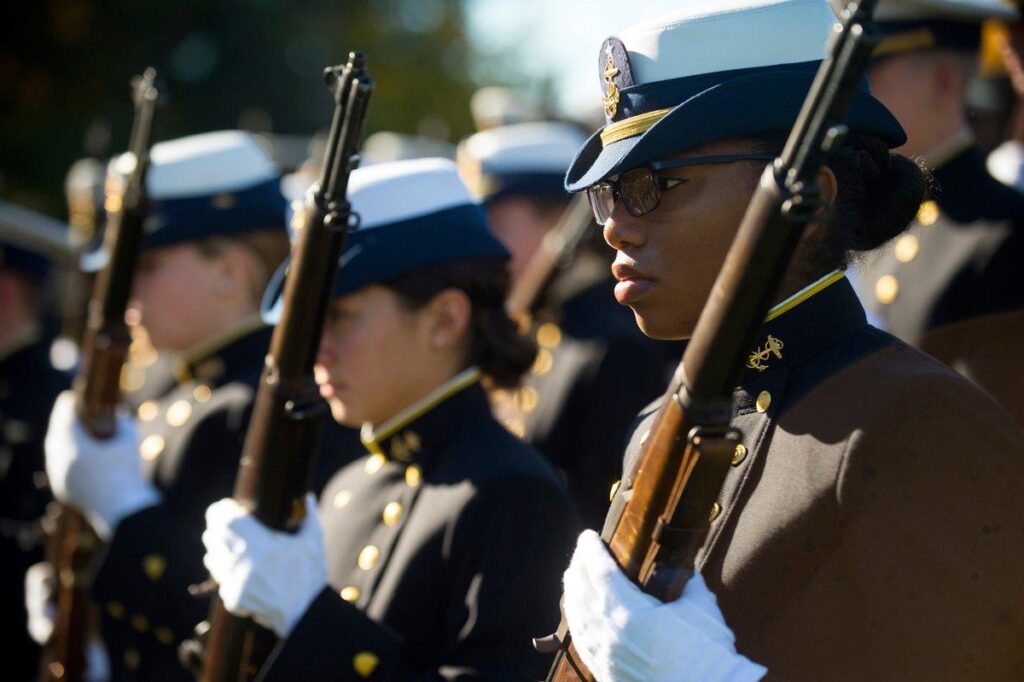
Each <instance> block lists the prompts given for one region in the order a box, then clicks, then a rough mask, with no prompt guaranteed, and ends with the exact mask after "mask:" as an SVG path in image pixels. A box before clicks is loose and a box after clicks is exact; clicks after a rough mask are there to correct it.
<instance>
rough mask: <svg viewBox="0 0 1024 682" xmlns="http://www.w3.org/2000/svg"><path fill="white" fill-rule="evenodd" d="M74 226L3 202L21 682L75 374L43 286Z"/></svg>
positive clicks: (1, 570) (0, 468)
mask: <svg viewBox="0 0 1024 682" xmlns="http://www.w3.org/2000/svg"><path fill="white" fill-rule="evenodd" d="M66 239H67V227H66V226H64V225H61V224H60V223H58V222H57V221H56V220H53V219H51V218H48V217H46V216H43V215H40V214H38V213H35V212H34V211H30V210H28V209H25V208H21V207H19V206H15V205H14V204H9V203H7V202H0V557H2V560H0V614H2V624H0V628H2V631H3V632H4V633H5V640H4V646H5V649H6V651H7V655H6V656H5V661H4V664H5V665H4V668H5V670H7V673H6V674H7V675H9V676H10V678H11V679H15V680H27V679H29V678H30V677H32V676H34V675H35V674H36V672H37V671H38V667H37V665H38V664H37V658H38V656H39V648H38V647H37V646H36V645H35V643H34V642H32V640H30V639H29V636H28V633H27V631H26V629H25V623H26V613H25V571H26V570H27V569H28V567H29V566H31V565H32V564H33V563H34V562H36V561H39V560H40V559H41V558H42V546H43V543H42V529H41V528H40V525H39V519H40V517H41V516H42V515H43V512H44V510H45V508H46V504H47V502H49V500H50V499H51V498H50V493H49V490H48V489H47V487H46V476H45V474H44V470H43V435H44V434H45V433H46V420H47V418H48V417H49V415H50V409H51V408H52V407H53V401H54V400H55V399H56V398H57V394H58V393H60V392H61V391H62V390H63V389H64V388H67V385H68V376H67V375H65V374H64V373H63V372H60V371H58V370H56V369H54V367H53V365H52V364H50V353H49V339H48V338H47V336H46V333H45V326H44V321H43V310H42V306H43V295H44V287H45V283H46V280H47V277H48V275H49V272H50V269H51V264H52V263H53V262H54V261H58V260H61V259H65V260H66V259H68V258H69V257H70V248H69V247H68V245H67V242H66Z"/></svg>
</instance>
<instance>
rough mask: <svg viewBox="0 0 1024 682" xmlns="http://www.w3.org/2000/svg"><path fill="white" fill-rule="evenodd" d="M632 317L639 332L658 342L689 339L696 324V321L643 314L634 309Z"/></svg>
mask: <svg viewBox="0 0 1024 682" xmlns="http://www.w3.org/2000/svg"><path fill="white" fill-rule="evenodd" d="M633 316H634V317H635V318H636V326H638V327H640V331H642V332H643V333H644V334H645V335H646V336H649V337H650V338H652V339H656V340H658V341H680V340H685V339H689V338H690V336H691V335H692V334H693V327H694V325H695V324H696V320H679V319H678V318H669V317H668V316H665V315H653V314H644V312H643V311H640V310H637V309H635V308H634V309H633Z"/></svg>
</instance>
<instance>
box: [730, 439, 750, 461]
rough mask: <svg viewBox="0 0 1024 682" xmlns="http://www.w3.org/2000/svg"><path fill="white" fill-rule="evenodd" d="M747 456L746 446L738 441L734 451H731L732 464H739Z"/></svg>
mask: <svg viewBox="0 0 1024 682" xmlns="http://www.w3.org/2000/svg"><path fill="white" fill-rule="evenodd" d="M746 458H747V446H746V445H744V444H743V443H740V444H739V445H737V446H736V451H735V452H733V453H732V465H733V466H734V467H735V466H739V465H740V462H742V461H743V460H745V459H746Z"/></svg>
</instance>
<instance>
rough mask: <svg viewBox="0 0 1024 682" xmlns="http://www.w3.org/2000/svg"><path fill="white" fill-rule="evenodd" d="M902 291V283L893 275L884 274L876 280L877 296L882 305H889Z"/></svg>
mask: <svg viewBox="0 0 1024 682" xmlns="http://www.w3.org/2000/svg"><path fill="white" fill-rule="evenodd" d="M899 293H900V283H899V281H898V280H897V279H896V278H895V277H893V276H892V275H882V276H881V277H879V278H878V281H877V282H875V298H877V299H878V302H879V303H881V304H882V305H889V304H890V303H892V302H893V301H895V300H896V297H897V296H899Z"/></svg>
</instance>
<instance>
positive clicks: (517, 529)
mask: <svg viewBox="0 0 1024 682" xmlns="http://www.w3.org/2000/svg"><path fill="white" fill-rule="evenodd" d="M575 531H576V527H575V523H574V521H573V516H572V510H571V508H570V505H569V503H568V499H567V497H566V496H565V494H564V492H563V491H562V490H561V489H560V488H559V487H558V485H557V484H556V483H555V482H554V481H553V480H552V481H548V480H545V479H528V480H525V481H524V480H516V481H506V482H503V483H502V485H501V487H500V489H497V490H487V491H486V492H485V493H482V494H479V495H478V496H477V497H476V498H474V500H473V501H472V502H470V503H469V504H468V505H467V506H466V507H465V508H464V509H463V510H462V512H461V513H460V514H459V515H458V517H457V519H455V520H454V521H453V523H452V524H451V526H450V527H449V536H448V538H446V541H447V547H448V555H447V558H446V563H447V565H448V566H449V571H448V575H447V576H446V577H445V578H444V581H445V583H444V584H445V585H446V586H447V588H448V590H449V591H450V592H449V593H450V595H451V598H450V601H449V603H448V605H447V607H446V609H445V612H444V613H443V614H441V615H442V617H441V619H440V621H439V626H440V627H442V628H444V630H445V633H446V637H445V639H446V641H447V642H448V644H447V646H446V647H444V649H443V650H441V651H438V652H437V660H436V664H430V663H428V664H425V663H424V662H422V661H414V660H412V659H411V658H410V657H409V656H408V655H406V654H405V653H404V652H403V644H402V641H401V639H400V638H399V637H398V636H397V635H395V634H393V633H391V632H389V631H388V630H386V629H385V628H383V627H381V626H380V625H378V624H376V623H375V622H373V621H372V620H370V619H369V618H368V617H367V616H365V615H363V614H362V612H360V611H359V610H358V609H356V608H355V607H353V606H351V605H350V604H348V603H346V602H344V601H343V600H342V599H341V598H340V597H339V596H338V595H337V594H335V593H333V592H332V591H330V590H325V591H324V592H323V593H321V594H320V596H319V597H318V598H317V600H316V601H314V603H313V605H312V606H311V607H310V609H309V610H308V611H307V612H306V614H305V615H304V616H303V617H302V619H301V620H300V621H299V623H298V625H297V626H296V628H295V630H294V631H293V632H292V634H291V636H290V637H288V639H287V640H285V641H284V642H283V643H282V644H281V645H280V646H279V647H278V650H277V651H276V652H275V653H274V655H273V656H272V657H271V659H270V660H269V661H268V664H267V665H266V666H265V667H264V670H263V673H262V677H261V678H260V680H262V681H264V682H274V681H279V680H297V679H302V680H364V679H368V680H403V681H409V682H412V681H426V680H460V681H469V680H504V681H509V680H523V681H524V682H527V681H530V682H533V681H535V680H538V679H542V678H543V677H544V675H545V673H546V672H547V667H548V666H549V665H550V659H549V658H548V657H547V656H543V655H541V654H538V653H536V652H535V651H534V649H533V646H532V642H531V638H532V637H540V636H545V635H547V634H550V633H551V632H553V631H554V629H555V627H556V625H557V623H558V617H559V612H558V600H559V596H560V593H561V574H562V571H563V570H564V568H565V565H566V564H567V563H568V558H569V554H570V552H571V550H572V543H573V540H574V539H575ZM439 589H441V586H439Z"/></svg>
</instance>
